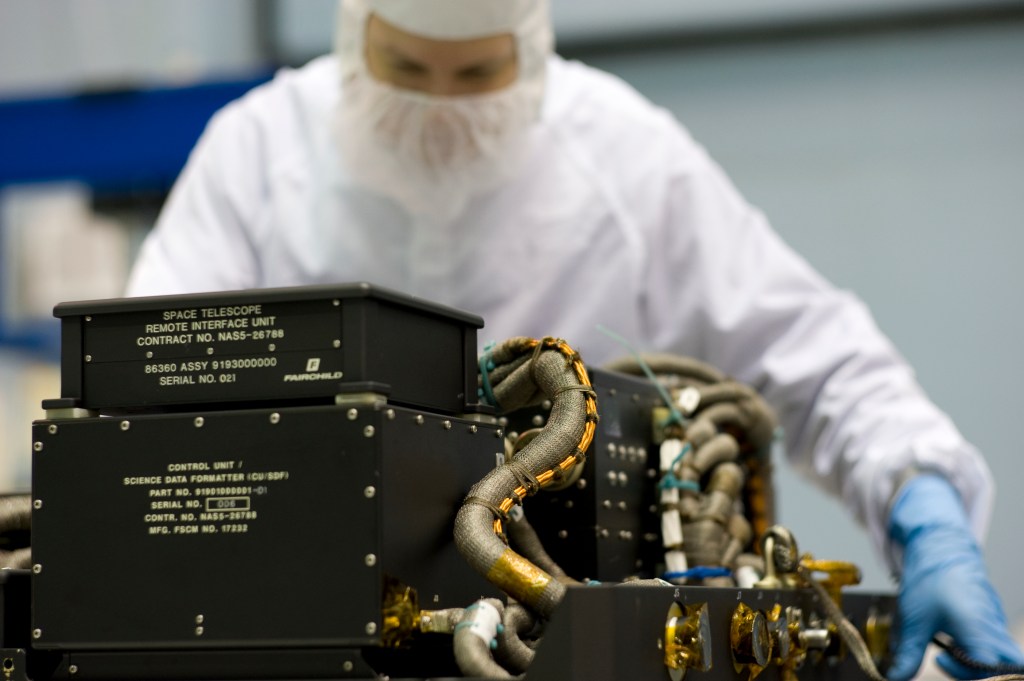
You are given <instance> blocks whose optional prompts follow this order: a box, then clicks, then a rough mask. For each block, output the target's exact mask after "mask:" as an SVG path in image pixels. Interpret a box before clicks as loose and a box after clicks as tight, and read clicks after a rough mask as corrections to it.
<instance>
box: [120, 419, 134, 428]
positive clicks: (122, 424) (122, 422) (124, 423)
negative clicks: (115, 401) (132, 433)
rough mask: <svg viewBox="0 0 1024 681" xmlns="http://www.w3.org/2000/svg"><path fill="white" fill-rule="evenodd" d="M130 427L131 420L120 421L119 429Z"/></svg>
mask: <svg viewBox="0 0 1024 681" xmlns="http://www.w3.org/2000/svg"><path fill="white" fill-rule="evenodd" d="M131 427H132V424H131V421H121V430H128V429H129V428H131Z"/></svg>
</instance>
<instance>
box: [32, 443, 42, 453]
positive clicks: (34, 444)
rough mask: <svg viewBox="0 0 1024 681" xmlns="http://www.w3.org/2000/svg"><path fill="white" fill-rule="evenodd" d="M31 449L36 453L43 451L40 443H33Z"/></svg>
mask: <svg viewBox="0 0 1024 681" xmlns="http://www.w3.org/2000/svg"><path fill="white" fill-rule="evenodd" d="M32 449H34V450H36V451H37V452H41V451H43V443H42V442H35V443H33V444H32Z"/></svg>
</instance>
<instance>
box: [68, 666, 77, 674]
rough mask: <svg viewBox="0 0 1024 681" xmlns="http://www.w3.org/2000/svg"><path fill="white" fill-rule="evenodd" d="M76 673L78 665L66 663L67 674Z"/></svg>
mask: <svg viewBox="0 0 1024 681" xmlns="http://www.w3.org/2000/svg"><path fill="white" fill-rule="evenodd" d="M77 673H78V665H77V664H71V665H68V674H77Z"/></svg>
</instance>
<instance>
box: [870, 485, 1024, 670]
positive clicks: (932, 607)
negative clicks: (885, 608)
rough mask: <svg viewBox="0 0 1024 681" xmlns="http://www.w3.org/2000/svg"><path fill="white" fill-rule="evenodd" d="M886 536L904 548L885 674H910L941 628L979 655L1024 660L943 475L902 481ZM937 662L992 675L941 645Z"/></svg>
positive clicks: (956, 497)
mask: <svg viewBox="0 0 1024 681" xmlns="http://www.w3.org/2000/svg"><path fill="white" fill-rule="evenodd" d="M889 536H890V537H891V538H892V540H893V541H894V542H896V543H897V544H899V545H900V546H902V547H903V577H902V579H901V580H900V593H899V601H898V607H899V614H900V620H901V622H900V630H899V634H900V637H899V647H898V648H897V650H896V656H895V658H894V660H893V664H892V667H891V668H890V669H889V673H888V677H889V679H890V681H906V680H907V679H910V678H911V677H913V676H914V674H916V673H917V670H918V668H919V667H920V666H921V660H922V658H923V657H924V653H925V648H926V647H927V646H928V643H929V642H930V641H931V639H932V636H934V635H935V634H936V633H937V632H940V631H942V632H945V633H946V634H948V635H949V636H951V637H952V638H953V641H954V642H955V644H956V645H957V646H958V647H960V648H962V649H963V650H964V652H966V653H967V654H968V655H969V656H970V657H971V658H973V659H975V660H977V661H978V662H983V663H987V664H997V663H1009V664H1022V663H1024V654H1022V653H1021V650H1020V648H1019V647H1017V645H1016V644H1015V643H1014V642H1013V640H1012V638H1011V637H1010V634H1009V632H1008V631H1007V627H1006V616H1005V615H1004V614H1003V608H1002V606H1001V605H1000V602H999V597H998V596H997V595H996V593H995V591H994V590H993V589H992V585H991V584H990V583H989V580H988V574H987V573H986V571H985V563H984V561H983V560H982V557H981V552H980V551H979V549H978V545H977V543H976V542H975V541H974V536H973V535H972V534H971V529H970V526H969V524H968V522H967V516H966V514H965V513H964V509H963V504H962V503H961V501H960V495H959V494H958V493H957V492H956V490H955V489H954V488H953V486H952V485H950V483H949V482H948V481H946V479H945V478H942V477H939V476H938V475H934V474H924V475H918V476H916V477H914V478H913V479H911V480H910V481H908V482H907V483H906V484H905V485H904V486H903V489H902V490H900V493H899V496H898V498H897V499H896V503H895V504H894V505H893V509H892V515H891V516H890V518H889ZM936 662H938V664H939V666H940V667H942V669H943V670H944V671H945V672H946V673H948V674H950V675H951V676H954V677H956V678H961V679H974V678H980V677H983V676H991V675H992V674H991V672H988V673H985V672H981V671H978V670H973V669H968V668H967V667H964V666H963V665H961V664H960V663H958V662H957V661H956V660H954V659H953V658H952V657H951V656H950V655H949V654H948V653H945V652H944V653H942V654H940V655H939V656H938V657H937V658H936Z"/></svg>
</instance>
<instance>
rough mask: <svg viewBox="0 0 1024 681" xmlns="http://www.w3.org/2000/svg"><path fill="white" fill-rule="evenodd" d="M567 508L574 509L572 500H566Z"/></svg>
mask: <svg viewBox="0 0 1024 681" xmlns="http://www.w3.org/2000/svg"><path fill="white" fill-rule="evenodd" d="M565 507H566V508H572V507H573V503H572V499H566V500H565Z"/></svg>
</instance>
